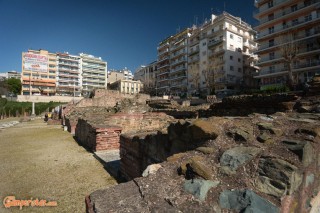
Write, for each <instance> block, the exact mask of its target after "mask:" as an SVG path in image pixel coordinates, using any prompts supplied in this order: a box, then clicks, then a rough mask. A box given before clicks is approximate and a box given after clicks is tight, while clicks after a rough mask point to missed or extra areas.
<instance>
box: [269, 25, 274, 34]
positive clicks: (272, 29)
mask: <svg viewBox="0 0 320 213" xmlns="http://www.w3.org/2000/svg"><path fill="white" fill-rule="evenodd" d="M271 33H274V26H272V27H269V34H271Z"/></svg>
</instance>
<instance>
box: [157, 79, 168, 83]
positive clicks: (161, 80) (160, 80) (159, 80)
mask: <svg viewBox="0 0 320 213" xmlns="http://www.w3.org/2000/svg"><path fill="white" fill-rule="evenodd" d="M163 81H169V78H161V79H157V82H163Z"/></svg>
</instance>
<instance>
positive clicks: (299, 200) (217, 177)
mask: <svg viewBox="0 0 320 213" xmlns="http://www.w3.org/2000/svg"><path fill="white" fill-rule="evenodd" d="M120 140H121V144H120V154H121V172H122V173H123V174H124V176H125V177H126V178H127V179H129V180H130V179H133V178H134V180H133V181H129V182H126V183H122V184H118V185H116V186H113V187H110V188H107V189H101V190H98V191H96V192H93V193H92V194H90V196H88V197H87V198H86V202H87V211H88V212H97V213H99V212H115V211H119V212H122V211H128V212H149V211H150V209H152V210H155V211H159V212H270V213H271V212H272V213H273V212H302V213H304V212H319V209H320V192H319V191H320V171H319V170H320V154H319V151H320V146H319V144H320V115H319V114H316V113H315V114H311V113H307V114H297V113H282V112H278V113H276V114H273V115H271V116H266V115H261V114H257V113H256V114H253V115H251V116H250V117H228V118H223V117H210V118H207V119H202V120H201V119H198V120H190V121H182V120H180V121H178V122H176V123H174V124H172V125H170V126H169V127H168V129H167V132H165V131H162V132H159V131H158V132H144V133H136V134H131V133H130V134H125V135H122V136H121V139H120ZM204 141H205V142H204ZM199 146H200V147H199ZM191 147H197V148H196V149H195V150H193V148H191ZM189 149H192V150H190V151H187V152H184V150H189ZM177 152H179V153H178V154H174V153H177ZM171 154H174V155H172V156H170V157H168V158H166V157H167V156H169V155H171ZM160 162H161V163H160ZM154 163H159V164H154ZM150 164H153V165H150ZM147 165H149V166H148V167H147V168H146V166H147ZM144 168H146V170H145V171H144V172H143V177H138V176H141V173H142V171H143V170H144ZM190 168H191V169H190ZM190 174H193V175H190ZM191 176H192V177H191ZM136 177H138V178H136ZM192 178H193V179H192ZM191 179H192V180H191Z"/></svg>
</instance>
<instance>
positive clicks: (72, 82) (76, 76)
mask: <svg viewBox="0 0 320 213" xmlns="http://www.w3.org/2000/svg"><path fill="white" fill-rule="evenodd" d="M80 61H81V58H80V56H76V55H70V54H69V53H57V65H58V69H57V75H56V87H57V88H56V89H57V90H56V93H57V95H71V96H81V88H82V76H81V64H80Z"/></svg>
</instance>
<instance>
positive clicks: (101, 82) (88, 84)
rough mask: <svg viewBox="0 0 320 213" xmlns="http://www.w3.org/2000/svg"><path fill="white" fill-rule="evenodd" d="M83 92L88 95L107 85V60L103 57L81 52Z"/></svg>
mask: <svg viewBox="0 0 320 213" xmlns="http://www.w3.org/2000/svg"><path fill="white" fill-rule="evenodd" d="M80 58H81V59H80V64H81V70H82V94H83V95H84V96H87V95H89V94H90V92H91V91H92V90H94V89H97V88H106V87H107V62H105V61H103V60H102V59H101V57H95V56H93V55H88V54H84V53H80Z"/></svg>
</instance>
